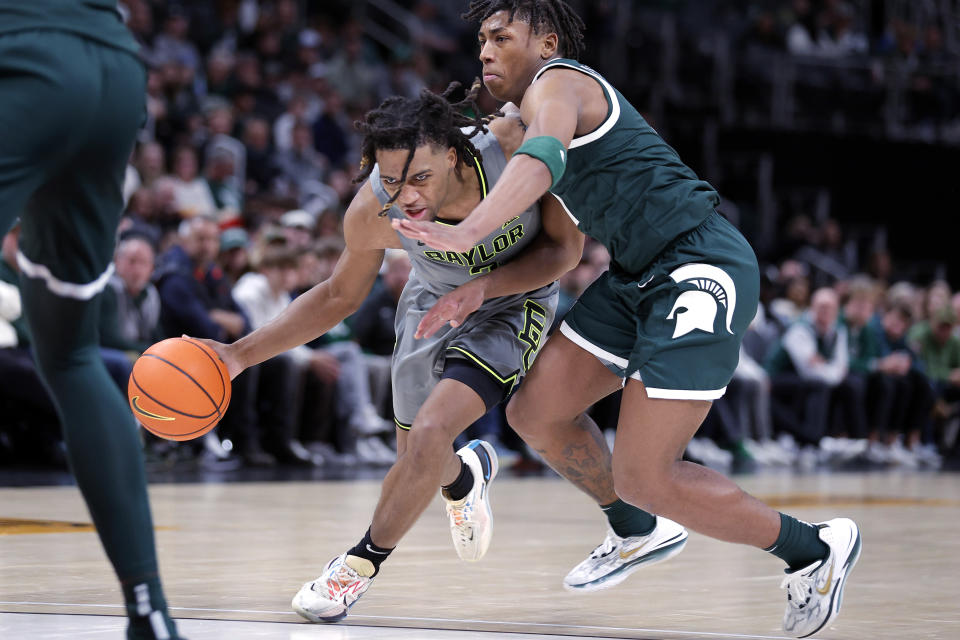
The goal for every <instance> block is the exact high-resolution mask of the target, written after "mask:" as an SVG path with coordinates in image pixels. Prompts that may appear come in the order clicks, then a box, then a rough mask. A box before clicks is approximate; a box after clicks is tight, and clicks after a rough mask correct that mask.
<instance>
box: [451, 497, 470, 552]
mask: <svg viewBox="0 0 960 640" xmlns="http://www.w3.org/2000/svg"><path fill="white" fill-rule="evenodd" d="M447 508H448V513H449V514H450V517H451V518H453V521H454V526H453V528H454V529H456V531H457V535H458V536H459V537H460V540H461V541H462V542H465V543H466V542H469V541H470V536H471V534H472V533H473V526H472V525H470V514H471V513H472V512H473V504H472V503H471V502H470V501H469V500H464V502H463V504H461V505H453V504H450V503H448V507H447Z"/></svg>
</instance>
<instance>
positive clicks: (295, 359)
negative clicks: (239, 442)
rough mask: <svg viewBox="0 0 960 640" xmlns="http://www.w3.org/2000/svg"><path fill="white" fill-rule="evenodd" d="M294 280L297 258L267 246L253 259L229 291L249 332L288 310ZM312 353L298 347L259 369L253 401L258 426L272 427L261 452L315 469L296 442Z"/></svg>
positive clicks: (312, 459) (313, 458)
mask: <svg viewBox="0 0 960 640" xmlns="http://www.w3.org/2000/svg"><path fill="white" fill-rule="evenodd" d="M296 281H297V254H296V253H295V252H294V251H293V250H291V249H289V248H286V247H283V246H268V247H266V249H265V250H264V251H263V252H262V253H261V254H260V256H259V257H258V259H257V269H256V271H251V272H248V273H245V274H244V275H243V276H242V277H241V278H240V280H239V281H238V282H237V284H236V285H235V286H234V288H233V297H234V299H236V301H237V304H239V305H240V306H241V307H242V308H243V310H244V312H246V315H247V318H249V320H250V325H251V328H252V329H257V328H259V327H262V326H263V325H265V324H267V323H268V322H270V321H271V320H273V319H274V318H275V317H277V316H278V315H280V313H281V312H282V311H283V310H284V309H286V308H287V306H288V305H289V304H290V302H291V298H290V291H292V290H293V287H294V286H296ZM312 360H313V353H312V352H311V351H310V350H309V349H307V348H306V347H298V348H297V349H292V350H291V351H289V352H287V353H283V354H280V355H279V356H276V357H274V358H271V359H270V360H267V361H266V362H264V363H262V364H261V365H260V368H261V371H260V375H259V380H258V382H259V384H258V390H257V391H258V396H259V399H260V403H259V405H260V407H261V414H262V418H263V421H265V422H266V421H267V420H269V421H270V423H271V424H273V425H275V426H274V428H273V429H272V433H271V437H270V439H269V441H268V442H267V443H265V448H266V449H267V450H268V451H270V452H271V453H272V454H274V455H275V456H276V457H277V458H278V459H280V460H281V461H283V462H289V463H293V464H306V465H319V464H321V463H322V459H321V458H320V457H317V456H314V455H313V454H311V453H310V452H309V451H307V450H306V449H305V448H304V446H303V444H302V443H301V442H300V440H299V438H300V433H299V431H300V414H301V408H302V404H303V382H304V380H303V374H304V373H305V371H306V370H307V369H308V367H309V366H310V365H311V364H312Z"/></svg>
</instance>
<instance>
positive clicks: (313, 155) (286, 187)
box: [276, 121, 328, 197]
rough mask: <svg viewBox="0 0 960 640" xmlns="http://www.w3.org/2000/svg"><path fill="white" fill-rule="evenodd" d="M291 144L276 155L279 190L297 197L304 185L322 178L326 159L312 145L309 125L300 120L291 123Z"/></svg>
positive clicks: (304, 187) (325, 171)
mask: <svg viewBox="0 0 960 640" xmlns="http://www.w3.org/2000/svg"><path fill="white" fill-rule="evenodd" d="M291 135H292V144H291V145H290V148H289V149H286V150H283V151H280V152H279V153H277V155H276V163H277V166H278V167H279V169H280V176H279V179H280V181H281V184H282V187H281V190H282V191H283V193H285V194H287V195H295V196H296V197H299V196H300V195H301V194H303V193H304V192H305V191H306V186H307V185H308V184H309V183H311V182H315V181H318V180H321V181H322V180H323V177H324V176H325V175H326V173H327V168H328V162H327V159H326V158H325V157H324V156H322V155H320V154H319V153H318V152H317V150H316V149H314V147H313V134H312V132H311V131H310V125H309V124H307V123H306V122H303V121H300V122H297V123H296V124H294V125H293V132H292V134H291Z"/></svg>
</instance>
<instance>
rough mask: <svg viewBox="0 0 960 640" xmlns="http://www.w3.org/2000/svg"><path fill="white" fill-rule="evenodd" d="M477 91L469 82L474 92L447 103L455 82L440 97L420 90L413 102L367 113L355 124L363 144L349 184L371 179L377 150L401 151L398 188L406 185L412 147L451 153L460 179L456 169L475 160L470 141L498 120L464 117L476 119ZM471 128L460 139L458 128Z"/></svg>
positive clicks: (390, 102)
mask: <svg viewBox="0 0 960 640" xmlns="http://www.w3.org/2000/svg"><path fill="white" fill-rule="evenodd" d="M481 86H482V85H481V83H480V79H479V78H478V79H476V80H474V82H473V86H471V87H470V90H469V91H468V92H467V95H466V97H465V98H464V99H463V100H461V101H460V102H450V96H451V95H452V94H453V93H454V92H455V91H456V90H457V89H459V88H460V83H459V82H452V83H450V86H448V87H447V89H446V91H444V92H443V94H441V95H437V94H436V93H433V92H432V91H429V90H427V89H424V90H423V91H421V92H420V97H419V98H416V99H412V98H401V97H393V98H387V99H386V100H384V101H383V103H382V104H381V105H380V106H379V107H378V108H376V109H374V110H373V111H370V112H369V113H367V116H366V118H365V119H364V120H358V121H357V122H355V123H354V125H355V126H356V128H357V130H359V131H360V132H361V133H362V134H363V143H362V145H361V151H362V154H361V161H360V173H359V174H358V175H357V177H356V178H355V179H354V181H353V182H354V183H359V182H363V181H364V180H366V179H367V178H368V177H369V176H370V172H371V171H373V163H374V162H376V160H375V155H376V152H377V150H396V149H406V150H407V152H408V153H407V162H406V164H404V165H403V175H401V176H400V184H401V185H403V184H405V183H406V181H407V171H408V170H409V169H410V162H411V161H412V160H413V154H414V152H415V151H416V149H417V147H419V146H421V145H423V144H425V143H428V142H429V143H432V144H435V145H438V146H440V147H444V148H449V147H453V148H454V149H455V150H456V152H457V166H456V172H457V176H459V175H460V168H461V164H462V163H464V162H466V161H467V159H468V158H470V157H473V156H476V155H478V154H477V149H476V148H475V147H474V146H473V143H472V142H470V138H472V137H473V136H475V135H477V134H478V133H480V132H485V131H486V130H487V127H486V125H487V124H488V123H489V122H490V120H491V118H492V117H493V116H497V115H500V114H499V112H498V113H495V114H492V115H491V116H488V117H486V118H483V117H480V116H479V115H476V116H469V115H466V114H467V113H468V112H469V113H474V114H479V112H480V110H479V109H478V108H477V103H476V100H477V94H479V93H480V87H481ZM470 126H472V127H473V130H472V131H468V132H466V133H464V132H463V131H462V130H461V128H462V127H464V128H465V127H470ZM399 195H400V190H399V189H398V190H397V192H396V193H394V194H393V196H392V197H391V198H390V200H389V201H388V202H387V203H386V204H385V205H383V209H381V210H380V215H381V216H384V215H386V214H387V211H389V210H390V207H392V206H393V203H394V201H395V200H396V199H397V197H398V196H399Z"/></svg>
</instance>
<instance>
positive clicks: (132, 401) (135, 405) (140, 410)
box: [130, 396, 176, 421]
mask: <svg viewBox="0 0 960 640" xmlns="http://www.w3.org/2000/svg"><path fill="white" fill-rule="evenodd" d="M139 399H140V396H133V397H132V398H130V405H131V406H133V410H134V411H136V412H137V413H139V414H140V415H142V416H146V417H148V418H153V419H154V420H166V421H172V420H176V418H171V417H168V416H161V415H160V414H157V413H152V412H150V411H147V410H146V409H144V408H143V407H141V406H140V404H139V403H138V402H137V400H139Z"/></svg>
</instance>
